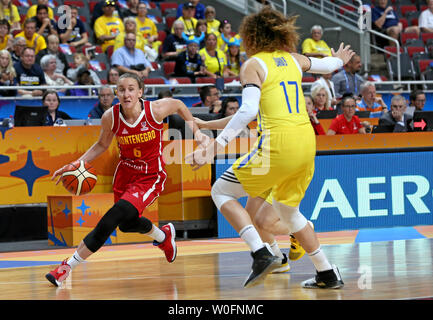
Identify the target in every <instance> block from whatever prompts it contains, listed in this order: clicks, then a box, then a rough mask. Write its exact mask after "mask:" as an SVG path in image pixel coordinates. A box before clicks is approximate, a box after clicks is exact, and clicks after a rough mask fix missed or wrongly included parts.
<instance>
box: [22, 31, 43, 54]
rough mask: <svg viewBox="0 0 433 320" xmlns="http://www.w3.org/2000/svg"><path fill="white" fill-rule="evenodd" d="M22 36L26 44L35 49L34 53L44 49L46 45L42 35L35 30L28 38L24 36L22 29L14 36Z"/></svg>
mask: <svg viewBox="0 0 433 320" xmlns="http://www.w3.org/2000/svg"><path fill="white" fill-rule="evenodd" d="M18 37H23V38H24V39H26V46H27V47H30V48H33V49H35V54H38V52H39V51H41V50H44V49H45V48H46V47H47V43H46V42H45V39H44V37H43V36H41V35H39V34H37V33H36V32H35V33H34V34H33V37H32V38H31V39H30V40H29V39H27V38H26V36H25V34H24V31H22V32H20V33H18V34H17V35H16V36H15V38H18Z"/></svg>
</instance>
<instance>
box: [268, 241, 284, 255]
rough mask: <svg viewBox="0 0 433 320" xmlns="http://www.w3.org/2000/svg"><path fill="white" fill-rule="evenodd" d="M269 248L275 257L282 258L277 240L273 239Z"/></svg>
mask: <svg viewBox="0 0 433 320" xmlns="http://www.w3.org/2000/svg"><path fill="white" fill-rule="evenodd" d="M271 249H272V252H273V253H274V255H276V256H277V257H280V258H281V259H283V258H284V256H283V253H282V252H281V250H280V247H279V246H278V243H277V240H275V241H274V242H273V243H272V244H271Z"/></svg>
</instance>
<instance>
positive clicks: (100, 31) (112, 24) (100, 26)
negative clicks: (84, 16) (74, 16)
mask: <svg viewBox="0 0 433 320" xmlns="http://www.w3.org/2000/svg"><path fill="white" fill-rule="evenodd" d="M94 30H95V35H96V38H99V37H101V36H109V35H118V34H120V33H122V32H124V31H125V27H124V25H123V22H122V20H121V19H119V18H117V17H114V16H113V17H106V16H100V17H99V18H98V19H96V21H95V26H94ZM115 42H116V41H115V39H112V40H106V41H104V43H102V45H101V47H102V50H103V51H106V50H107V47H109V46H114V45H115Z"/></svg>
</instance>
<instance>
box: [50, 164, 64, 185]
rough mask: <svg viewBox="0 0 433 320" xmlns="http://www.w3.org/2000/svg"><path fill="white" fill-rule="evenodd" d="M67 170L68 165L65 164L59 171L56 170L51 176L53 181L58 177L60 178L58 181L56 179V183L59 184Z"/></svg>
mask: <svg viewBox="0 0 433 320" xmlns="http://www.w3.org/2000/svg"><path fill="white" fill-rule="evenodd" d="M65 171H66V165H64V166H63V167H61V168H60V169H58V170H57V171H55V172H54V173H53V176H52V177H51V181H52V180H54V179H55V178H56V177H58V178H57V181H56V185H58V184H59V181H60V179H61V178H62V174H63V172H65Z"/></svg>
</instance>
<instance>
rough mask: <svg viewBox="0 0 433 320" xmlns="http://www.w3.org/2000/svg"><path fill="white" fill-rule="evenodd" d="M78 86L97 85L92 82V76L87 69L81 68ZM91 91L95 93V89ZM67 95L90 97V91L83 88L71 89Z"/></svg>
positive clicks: (76, 83) (78, 74) (78, 73)
mask: <svg viewBox="0 0 433 320" xmlns="http://www.w3.org/2000/svg"><path fill="white" fill-rule="evenodd" d="M75 85H76V86H92V85H95V83H94V82H93V80H92V77H91V75H90V72H89V70H87V69H85V68H80V69H79V70H78V72H77V81H76V82H75ZM90 91H91V92H92V93H93V92H94V89H90ZM67 95H69V96H89V95H90V94H89V89H82V88H74V89H69V90H68V91H67Z"/></svg>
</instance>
